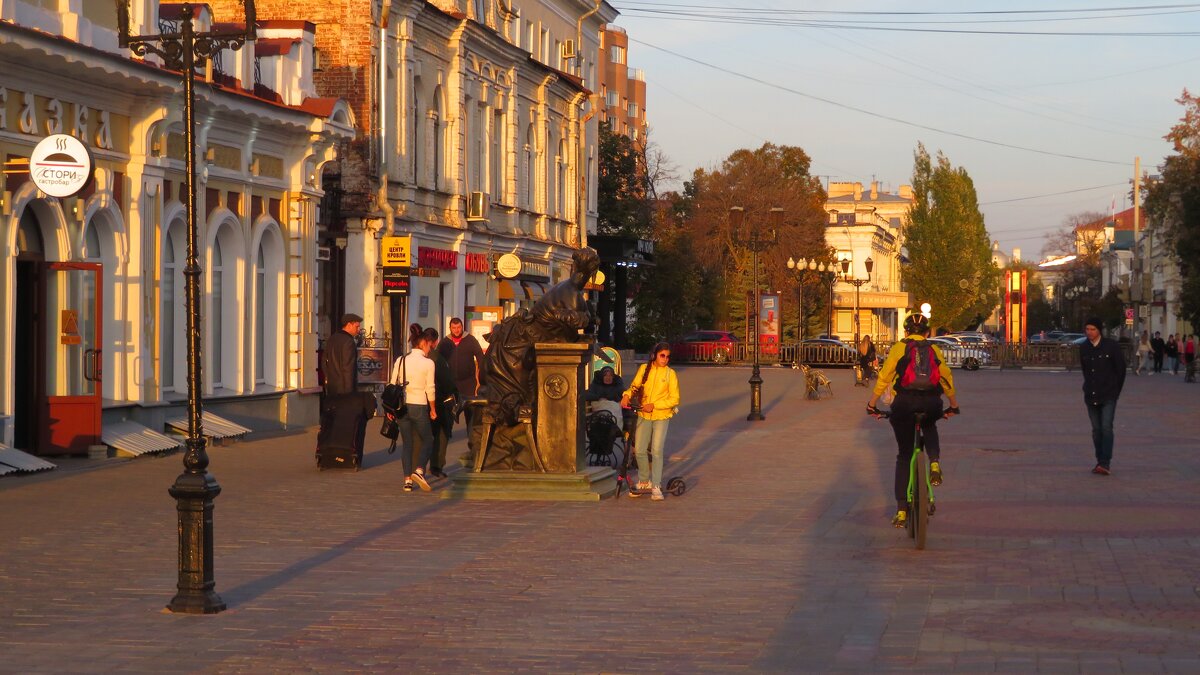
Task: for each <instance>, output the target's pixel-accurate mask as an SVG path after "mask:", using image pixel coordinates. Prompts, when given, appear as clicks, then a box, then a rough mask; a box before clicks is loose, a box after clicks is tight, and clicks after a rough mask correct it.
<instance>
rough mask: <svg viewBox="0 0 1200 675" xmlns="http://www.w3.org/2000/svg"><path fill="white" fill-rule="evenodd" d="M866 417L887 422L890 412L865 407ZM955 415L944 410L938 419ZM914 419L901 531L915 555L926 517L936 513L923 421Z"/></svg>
mask: <svg viewBox="0 0 1200 675" xmlns="http://www.w3.org/2000/svg"><path fill="white" fill-rule="evenodd" d="M867 414H868V415H870V416H872V417H874V418H875V419H887V418H889V417H891V416H892V414H891V411H888V410H880V409H879V408H875V407H872V406H867ZM957 414H959V411H958V408H947V409H946V410H944V411H942V417H941V418H942V419H948V418H950V417H951V416H953V415H957ZM914 417H915V418H916V421H915V425H916V429H915V433H914V434H913V452H912V458H911V459H910V460H909V464H908V490H907V492H906V495H907V506H906V508H905V511H906V512H907V517H906V518H905V520H904V529H905V530H906V531H907V532H908V536H909V537H910V538H912V539H913V542H914V543H915V545H916V547H917V550H918V551H923V550H925V541H926V539H927V538H928V536H929V517H930V516H932V515H933V514H934V512H935V511H936V510H937V504H936V502H935V500H934V498H933V483H932V482H930V478H929V463H928V462H927V461H926V457H925V434H924V432H923V431H922V430H921V422H923V421H925V413H923V412H918V413H914Z"/></svg>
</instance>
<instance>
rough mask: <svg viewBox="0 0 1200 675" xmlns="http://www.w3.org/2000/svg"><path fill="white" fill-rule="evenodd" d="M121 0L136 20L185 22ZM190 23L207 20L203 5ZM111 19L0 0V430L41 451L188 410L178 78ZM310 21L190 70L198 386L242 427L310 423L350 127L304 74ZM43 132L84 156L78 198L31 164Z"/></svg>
mask: <svg viewBox="0 0 1200 675" xmlns="http://www.w3.org/2000/svg"><path fill="white" fill-rule="evenodd" d="M131 9H132V23H133V25H132V27H131V32H132V33H134V34H147V33H158V32H160V30H167V29H170V28H171V27H172V26H178V25H179V21H180V19H181V14H180V11H179V6H178V5H168V4H162V5H161V6H160V4H159V3H158V2H157V0H134V2H133V3H132V5H131ZM218 18H219V19H220V20H224V17H218ZM194 19H195V22H196V26H197V30H209V29H210V27H211V26H212V25H213V22H214V17H213V15H212V13H211V12H210V11H209V10H208V9H207V8H206V7H205V6H203V5H201V6H199V8H198V9H197V10H196V13H195V15H194ZM116 28H117V25H116V10H115V5H114V3H112V2H99V1H93V0H61V1H59V2H42V1H37V0H2V2H0V156H2V157H3V158H4V161H5V177H4V184H3V191H2V194H0V199H2V201H0V317H2V318H0V444H4V445H7V446H10V447H17V448H19V449H22V450H27V451H31V452H34V453H37V454H41V455H54V454H79V453H80V452H81V451H86V447H87V446H88V445H94V444H98V443H99V439H100V437H101V435H102V434H103V430H104V428H105V427H107V426H108V425H110V424H113V423H116V422H135V423H140V424H142V425H144V426H146V427H149V428H151V429H153V430H155V431H162V430H163V427H164V423H165V421H166V420H168V419H170V418H172V417H175V416H179V415H181V414H182V413H183V410H184V408H185V398H186V392H187V384H186V353H185V352H186V350H185V320H186V317H185V314H184V277H183V266H184V262H185V257H186V243H187V242H186V232H185V222H186V218H185V209H184V203H185V201H186V192H185V190H184V187H183V186H184V170H183V153H184V136H183V127H182V114H183V95H182V81H181V77H180V75H179V74H178V73H175V72H171V71H168V70H166V69H164V68H162V67H161V61H160V60H159V59H157V57H153V56H148V57H147V58H146V59H145V60H144V61H143V60H137V59H135V58H133V56H132V55H131V54H130V53H129V52H128V50H124V49H121V48H119V47H118V45H117V32H116ZM314 31H315V27H314V26H313V25H312V24H306V23H304V22H302V21H291V22H279V23H272V22H262V23H260V24H259V36H260V38H261V39H260V40H259V41H258V42H257V43H255V44H251V45H247V46H246V47H244V48H243V49H242V50H240V51H239V52H225V53H223V54H221V57H220V58H219V59H218V60H216V61H214V62H212V63H205V64H202V66H203V71H200V70H198V71H197V72H198V80H199V82H198V86H197V88H196V99H197V100H196V119H197V130H196V152H197V158H198V164H199V165H200V166H199V171H198V173H199V174H200V175H199V177H198V180H197V184H196V199H197V201H196V207H197V213H196V217H197V226H198V242H197V243H198V253H199V257H200V264H201V268H202V270H203V275H202V277H201V284H202V301H203V307H202V312H203V319H202V328H203V334H202V343H203V351H202V355H203V366H202V368H203V376H204V381H203V395H204V397H205V398H206V409H209V410H213V411H214V412H218V413H220V414H222V415H224V416H226V417H229V418H231V419H234V420H236V421H238V422H239V423H242V424H244V425H245V426H247V427H250V428H252V429H254V428H263V429H267V428H280V427H284V426H307V425H310V424H312V423H314V422H315V419H316V415H315V413H316V396H315V392H316V391H317V389H316V361H315V359H316V328H315V312H314V306H313V305H314V301H313V298H314V297H315V294H314V293H313V288H314V287H315V285H316V284H317V283H318V282H317V279H316V270H317V266H316V248H317V241H316V230H317V228H316V221H315V213H316V209H315V208H314V205H315V204H316V203H317V202H318V201H319V200H320V198H321V196H322V193H321V190H320V188H319V183H318V181H317V180H316V177H318V176H319V175H320V173H321V170H322V167H323V166H324V164H325V163H327V162H329V161H330V160H332V159H333V158H334V153H335V148H336V146H337V143H338V142H339V141H342V140H344V139H347V138H350V137H351V136H352V135H353V133H354V132H353V118H352V115H351V113H350V111H349V109H348V108H347V107H346V106H345V105H344V104H343V103H341V102H339V101H336V100H327V99H320V98H319V97H317V96H316V92H315V91H314V90H313V88H312V79H311V67H312V45H313V38H314ZM54 133H63V134H70V135H73V136H75V137H77V138H78V139H79V140H80V141H82V142H83V143H84V144H85V145H86V146H87V147H88V148H89V150H90V152H91V155H92V157H93V158H94V163H95V171H94V180H93V181H92V182H91V184H90V185H88V186H86V187H85V188H84V190H83V191H82V192H81V193H79V194H78V195H74V196H70V197H63V198H54V197H51V196H48V195H46V194H45V193H43V192H41V191H40V190H39V189H38V188H37V187H36V186H35V185H34V183H33V182H32V180H31V179H30V176H29V173H28V160H29V157H30V154H31V151H32V149H33V147H34V146H35V145H36V144H37V143H38V142H39V141H40V140H41V139H42V138H44V137H45V136H47V135H50V134H54ZM93 419H94V420H95V422H94V423H91V422H87V423H84V422H79V421H78V420H85V421H86V420H93Z"/></svg>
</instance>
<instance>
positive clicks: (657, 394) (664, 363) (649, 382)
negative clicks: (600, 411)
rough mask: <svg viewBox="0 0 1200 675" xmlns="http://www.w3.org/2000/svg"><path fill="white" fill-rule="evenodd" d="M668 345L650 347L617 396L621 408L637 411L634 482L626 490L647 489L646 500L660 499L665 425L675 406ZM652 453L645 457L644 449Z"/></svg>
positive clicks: (676, 382)
mask: <svg viewBox="0 0 1200 675" xmlns="http://www.w3.org/2000/svg"><path fill="white" fill-rule="evenodd" d="M670 359H671V345H669V344H667V343H666V342H659V343H658V344H656V345H654V348H653V349H651V350H650V361H649V362H648V363H645V364H642V366H641V367H640V368H638V371H637V374H636V375H634V377H633V386H631V387H630V388H629V389H628V390H627V391H626V392H625V393H624V394H623V395H622V396H621V407H622V408H629V407H631V406H632V403H633V399H634V397H636V398H637V400H638V402H639V403H640V405H638V406H635V407H636V410H637V416H638V419H637V431H636V432H635V435H634V446H635V449H636V452H637V463H638V483H637V487H636V488H635V489H633V490H631V491H630V492H629V496H630V497H637V496H638V495H640V494H644V493H645V491H646V490H649V491H650V499H651V500H653V501H656V502H657V501H662V499H663V493H662V473H663V455H664V453H665V452H666V446H667V426H668V425H669V424H670V423H671V418H672V417H674V416H675V412H676V411H677V410H678V409H679V377H678V376H677V375H676V374H675V371H674V370H672V369H671V367H670ZM647 451H649V453H652V454H651V455H650V456H648V452H647Z"/></svg>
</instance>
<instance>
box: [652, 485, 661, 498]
mask: <svg viewBox="0 0 1200 675" xmlns="http://www.w3.org/2000/svg"><path fill="white" fill-rule="evenodd" d="M662 500H663V493H662V488H660V487H658V486H657V485H655V486H654V487H653V488H652V489H651V490H650V501H652V502H661V501H662Z"/></svg>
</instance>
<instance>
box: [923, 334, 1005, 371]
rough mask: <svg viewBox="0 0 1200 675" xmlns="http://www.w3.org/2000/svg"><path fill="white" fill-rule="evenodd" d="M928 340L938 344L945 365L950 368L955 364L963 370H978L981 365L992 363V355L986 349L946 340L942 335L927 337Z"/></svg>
mask: <svg viewBox="0 0 1200 675" xmlns="http://www.w3.org/2000/svg"><path fill="white" fill-rule="evenodd" d="M929 341H930V342H932V343H933V344H935V345H937V346H938V349H939V350H940V351H941V352H942V356H944V357H945V358H946V365H948V366H950V367H951V368H953V367H955V366H957V367H959V368H962V369H963V370H979V368H980V367H981V366H990V365H991V364H992V355H991V354H989V353H988V351H987V350H986V349H980V348H979V347H968V346H965V345H963V344H960V343H959V342H958V341H956V340H947V339H946V338H945V337H944V336H943V337H935V338H929Z"/></svg>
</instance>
